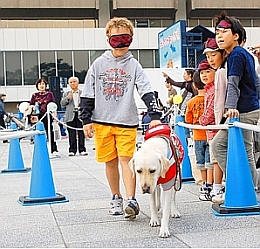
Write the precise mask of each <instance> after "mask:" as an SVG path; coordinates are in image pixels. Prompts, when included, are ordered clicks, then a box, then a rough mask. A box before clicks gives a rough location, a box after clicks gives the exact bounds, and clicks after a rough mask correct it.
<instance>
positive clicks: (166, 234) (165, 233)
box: [159, 227, 171, 238]
mask: <svg viewBox="0 0 260 249" xmlns="http://www.w3.org/2000/svg"><path fill="white" fill-rule="evenodd" d="M170 236H171V234H170V232H169V230H168V229H163V228H162V227H161V229H160V233H159V237H161V238H168V237H170Z"/></svg>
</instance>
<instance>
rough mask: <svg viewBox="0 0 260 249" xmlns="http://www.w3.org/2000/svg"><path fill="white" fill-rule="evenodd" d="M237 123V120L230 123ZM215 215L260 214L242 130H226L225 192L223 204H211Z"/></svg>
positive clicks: (232, 127) (236, 128) (230, 128)
mask: <svg viewBox="0 0 260 249" xmlns="http://www.w3.org/2000/svg"><path fill="white" fill-rule="evenodd" d="M234 121H239V119H238V118H234V119H231V120H230V123H233V122H234ZM212 210H213V212H214V214H215V215H217V216H223V215H226V216H227V215H229V216H230V215H252V214H258V215H259V214H260V206H259V203H258V201H257V196H256V192H255V189H254V184H253V179H252V174H251V171H250V166H249V163H248V157H247V154H246V148H245V144H244V138H243V134H242V130H241V128H239V127H235V126H231V127H229V130H228V150H227V169H226V190H225V201H224V204H213V205H212Z"/></svg>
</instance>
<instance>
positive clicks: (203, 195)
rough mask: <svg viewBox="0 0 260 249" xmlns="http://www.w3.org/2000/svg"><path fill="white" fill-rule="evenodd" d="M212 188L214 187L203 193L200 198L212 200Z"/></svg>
mask: <svg viewBox="0 0 260 249" xmlns="http://www.w3.org/2000/svg"><path fill="white" fill-rule="evenodd" d="M211 190H212V188H208V189H207V191H206V193H205V194H201V195H200V196H199V199H200V200H201V201H211V200H212V197H213V195H212V193H211Z"/></svg>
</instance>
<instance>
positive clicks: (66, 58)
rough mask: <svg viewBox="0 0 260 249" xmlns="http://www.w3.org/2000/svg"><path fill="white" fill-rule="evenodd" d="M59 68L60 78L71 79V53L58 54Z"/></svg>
mask: <svg viewBox="0 0 260 249" xmlns="http://www.w3.org/2000/svg"><path fill="white" fill-rule="evenodd" d="M57 68H58V76H60V77H66V78H69V77H71V76H72V75H73V72H72V52H71V51H58V52H57Z"/></svg>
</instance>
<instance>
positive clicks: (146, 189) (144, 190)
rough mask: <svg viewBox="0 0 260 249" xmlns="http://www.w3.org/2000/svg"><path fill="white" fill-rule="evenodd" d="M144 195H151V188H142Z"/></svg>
mask: <svg viewBox="0 0 260 249" xmlns="http://www.w3.org/2000/svg"><path fill="white" fill-rule="evenodd" d="M142 190H143V194H149V193H150V187H149V186H147V185H145V186H143V187H142Z"/></svg>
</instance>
